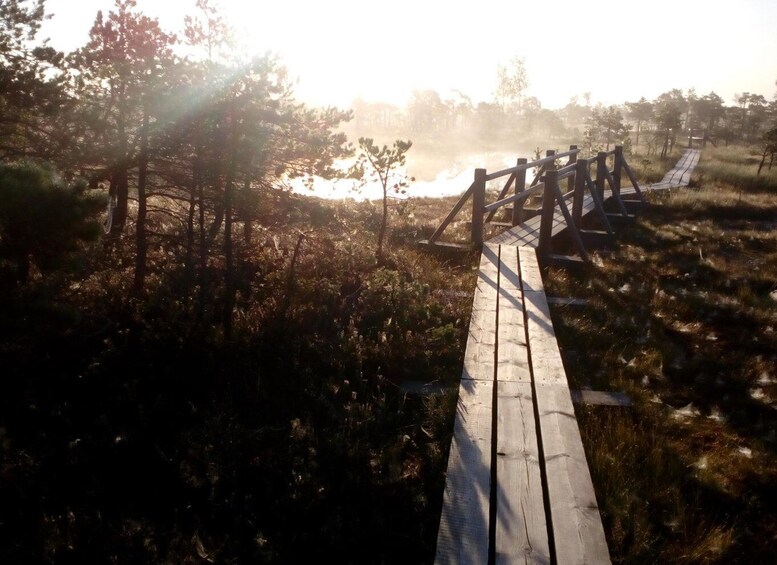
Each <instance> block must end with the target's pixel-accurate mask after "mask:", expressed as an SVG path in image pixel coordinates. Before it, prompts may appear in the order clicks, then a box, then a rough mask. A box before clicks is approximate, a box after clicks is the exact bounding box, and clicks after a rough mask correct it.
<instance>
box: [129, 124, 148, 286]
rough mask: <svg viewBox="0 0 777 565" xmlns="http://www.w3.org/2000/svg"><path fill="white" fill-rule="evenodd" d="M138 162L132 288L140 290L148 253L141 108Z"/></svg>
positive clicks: (145, 152) (145, 131)
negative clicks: (135, 247) (136, 215)
mask: <svg viewBox="0 0 777 565" xmlns="http://www.w3.org/2000/svg"><path fill="white" fill-rule="evenodd" d="M139 157H140V158H139V163H138V217H137V220H136V222H135V241H136V246H137V249H136V252H135V279H134V281H133V283H132V289H133V290H134V291H135V292H141V291H142V290H143V287H144V285H145V282H146V256H147V255H148V240H147V239H146V215H147V213H148V206H147V199H146V183H147V181H148V111H147V110H146V109H144V110H143V125H142V129H141V132H140V156H139Z"/></svg>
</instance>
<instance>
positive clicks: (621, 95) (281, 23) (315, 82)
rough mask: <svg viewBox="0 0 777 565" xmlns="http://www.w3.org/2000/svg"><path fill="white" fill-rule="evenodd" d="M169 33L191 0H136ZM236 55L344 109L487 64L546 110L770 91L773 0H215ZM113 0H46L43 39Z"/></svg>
mask: <svg viewBox="0 0 777 565" xmlns="http://www.w3.org/2000/svg"><path fill="white" fill-rule="evenodd" d="M137 2H138V6H139V8H140V9H142V10H144V11H145V12H146V13H147V14H148V15H150V16H153V17H158V18H159V19H160V21H161V23H162V25H163V26H164V27H166V28H167V29H170V30H173V31H176V32H179V31H180V29H181V28H182V25H183V16H184V15H185V14H187V13H194V12H196V9H195V8H194V4H195V0H164V1H162V2H160V1H153V2H152V1H151V0H137ZM215 3H216V4H217V5H221V6H222V8H223V10H224V13H225V14H226V15H227V18H228V19H229V21H230V22H231V23H232V25H233V26H234V28H235V30H236V35H237V38H238V40H239V42H240V44H241V45H242V49H244V50H245V52H246V53H264V52H266V51H271V52H274V53H277V54H278V55H280V56H281V58H282V60H283V61H284V63H285V64H286V66H287V67H288V68H289V71H290V73H291V75H292V76H293V77H298V84H297V89H296V91H297V94H298V96H299V97H300V98H301V99H303V100H306V101H308V102H311V103H313V104H321V105H325V104H334V105H338V106H341V107H345V106H348V105H350V102H351V101H352V100H354V99H355V98H357V97H362V98H365V99H367V100H369V101H385V102H391V103H397V104H402V103H404V102H406V100H407V99H408V97H409V96H410V94H411V93H412V91H413V90H416V89H418V90H423V89H433V90H437V91H438V92H439V93H440V94H441V95H442V96H447V95H449V94H450V93H451V92H452V91H453V90H458V91H460V92H462V93H464V94H466V95H469V96H470V97H471V98H472V99H473V101H474V102H475V103H477V102H479V101H489V100H491V99H492V98H493V89H494V82H495V73H496V68H497V65H498V64H500V63H505V62H506V61H508V60H509V59H510V58H511V57H513V56H515V55H519V56H521V57H524V58H525V60H526V69H527V72H528V78H529V88H528V92H527V94H528V95H529V96H536V97H537V98H539V99H540V101H541V102H542V103H543V106H545V107H548V108H558V107H561V106H564V105H565V104H566V103H567V102H568V101H569V99H570V98H571V97H572V96H575V95H577V96H580V95H582V94H583V93H585V92H590V93H591V95H592V100H593V101H594V102H603V103H605V104H620V103H623V102H625V101H627V100H637V99H639V98H640V97H641V96H645V97H647V98H653V97H655V96H657V95H658V94H660V93H662V92H665V91H667V90H669V89H672V88H681V89H689V88H696V90H697V92H699V93H707V92H710V91H712V90H714V91H716V92H717V93H718V94H720V95H721V96H723V98H724V99H726V100H727V101H730V100H731V99H732V97H733V95H734V93H735V92H757V93H762V94H764V95H765V96H767V97H769V96H771V95H772V94H773V90H774V79H775V77H777V34H775V33H773V30H772V29H771V26H773V24H774V22H775V21H777V2H767V1H764V0H738V1H736V2H734V1H723V0H718V1H709V0H707V1H701V0H687V1H684V2H676V1H672V0H654V1H653V2H650V3H649V4H646V3H644V2H639V3H637V2H620V3H617V4H613V3H611V2H604V1H601V0H593V1H589V2H586V3H580V2H573V1H571V0H557V1H556V2H554V3H553V4H552V5H551V6H552V7H550V8H546V9H541V10H540V9H538V8H536V7H535V6H532V5H527V4H526V3H522V2H512V3H507V2H503V1H498V0H482V1H481V2H479V3H477V4H476V5H473V4H471V3H464V2H459V1H451V0H447V1H440V0H424V1H423V2H419V1H417V0H395V1H394V2H391V3H390V4H374V3H368V2H363V1H358V0H330V1H329V2H312V1H303V0H285V1H283V2H269V1H262V2H258V1H256V2H247V1H245V0H221V1H220V2H215ZM112 5H113V1H112V0H78V2H73V1H72V0H48V1H47V7H48V10H49V11H50V12H53V13H55V18H54V19H53V20H52V21H51V22H49V23H48V25H47V26H46V28H45V30H44V33H45V34H46V35H48V36H50V37H51V38H52V41H53V43H54V45H55V46H58V47H59V48H61V49H65V50H69V49H73V48H75V47H78V46H79V45H82V44H83V43H84V42H85V41H86V36H87V33H88V30H89V27H90V26H91V23H92V22H93V21H94V15H95V13H96V12H97V10H98V9H103V10H109V9H110V8H111V6H112Z"/></svg>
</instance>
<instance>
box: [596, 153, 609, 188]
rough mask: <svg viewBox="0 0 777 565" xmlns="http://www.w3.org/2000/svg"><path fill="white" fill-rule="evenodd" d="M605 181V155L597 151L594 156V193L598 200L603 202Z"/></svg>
mask: <svg viewBox="0 0 777 565" xmlns="http://www.w3.org/2000/svg"><path fill="white" fill-rule="evenodd" d="M606 180H607V153H606V152H604V151H599V153H597V154H596V191H597V192H598V193H599V198H601V199H602V200H604V183H605V182H606Z"/></svg>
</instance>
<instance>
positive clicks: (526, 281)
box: [518, 247, 545, 292]
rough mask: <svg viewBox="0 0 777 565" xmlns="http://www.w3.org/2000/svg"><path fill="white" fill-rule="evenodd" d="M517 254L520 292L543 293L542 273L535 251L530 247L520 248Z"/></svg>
mask: <svg viewBox="0 0 777 565" xmlns="http://www.w3.org/2000/svg"><path fill="white" fill-rule="evenodd" d="M518 252H519V269H520V272H521V290H522V291H523V292H532V291H535V292H545V287H544V286H543V285H542V271H541V269H540V261H539V258H538V257H537V251H536V250H535V249H533V248H530V247H521V248H519V250H518Z"/></svg>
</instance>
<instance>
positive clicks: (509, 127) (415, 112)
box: [346, 89, 777, 155]
mask: <svg viewBox="0 0 777 565" xmlns="http://www.w3.org/2000/svg"><path fill="white" fill-rule="evenodd" d="M582 98H583V100H582V104H581V103H580V97H577V96H575V97H573V98H572V99H571V100H570V101H569V103H568V104H567V105H566V106H564V107H563V108H561V109H558V110H549V109H547V108H543V107H542V104H541V102H540V100H538V99H537V98H535V97H527V98H523V97H519V96H517V95H516V96H514V99H513V100H512V101H509V102H505V101H502V102H497V101H494V102H480V103H477V104H475V103H473V101H472V99H471V98H470V97H469V96H467V95H465V94H462V93H461V92H458V91H456V92H454V93H452V94H451V96H449V97H447V98H444V97H442V96H441V95H440V94H439V93H438V92H436V91H434V90H424V91H415V92H413V94H412V96H411V98H410V100H409V102H408V103H407V105H406V106H404V107H402V106H397V105H393V104H387V103H382V102H367V101H364V100H361V99H359V100H356V101H354V103H353V111H354V119H353V120H352V121H351V122H350V123H349V124H347V126H346V127H347V130H346V131H348V132H353V133H355V134H356V135H374V136H380V135H382V136H384V137H387V136H405V137H412V138H414V139H424V138H427V137H428V138H434V139H438V140H445V139H446V138H445V137H444V136H453V135H455V136H465V137H466V138H467V139H468V141H469V142H475V141H479V142H481V143H486V144H488V143H502V142H504V141H511V140H512V141H513V142H514V140H515V139H516V138H518V139H520V140H532V141H534V142H538V141H540V140H543V139H544V140H548V141H556V142H559V141H570V142H573V143H585V144H586V145H587V147H586V148H587V149H588V150H592V151H595V150H598V149H605V148H607V147H609V146H610V145H612V144H615V143H620V144H625V145H627V146H628V145H634V146H637V145H639V146H642V147H643V148H644V150H645V151H646V152H647V153H649V154H650V153H657V154H658V153H660V154H662V155H665V154H666V151H667V150H668V147H669V146H670V145H672V144H673V143H676V142H677V141H678V140H680V141H683V140H685V141H687V138H688V137H689V135H691V134H692V135H693V136H694V137H702V138H703V137H704V136H706V138H707V140H708V141H710V140H711V141H712V142H714V143H724V144H729V143H732V142H743V143H758V142H760V140H761V139H762V137H763V135H764V133H765V132H766V131H767V130H768V129H770V127H774V123H773V122H775V120H777V99H773V100H772V101H771V102H769V101H767V99H766V98H765V97H764V96H763V95H760V94H750V93H748V92H745V93H743V94H740V95H737V96H736V98H735V99H734V100H732V104H730V105H727V104H726V102H725V101H724V100H723V98H721V97H720V96H719V95H717V94H716V93H715V92H710V93H709V94H705V95H703V96H700V95H698V94H697V93H696V92H695V91H694V90H693V89H691V90H689V91H687V92H683V91H682V90H680V89H673V90H670V91H669V92H665V93H663V94H661V95H660V96H658V97H657V98H656V99H655V100H647V99H645V98H644V97H643V98H641V99H640V100H638V101H636V102H626V103H624V104H621V105H613V106H603V105H602V104H596V105H592V104H591V102H590V93H585V94H584V95H583V97H582Z"/></svg>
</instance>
